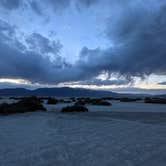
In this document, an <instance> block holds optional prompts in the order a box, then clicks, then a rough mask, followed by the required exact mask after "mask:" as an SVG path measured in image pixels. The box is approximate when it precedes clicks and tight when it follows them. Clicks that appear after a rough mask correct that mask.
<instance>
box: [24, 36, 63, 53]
mask: <svg viewBox="0 0 166 166" xmlns="http://www.w3.org/2000/svg"><path fill="white" fill-rule="evenodd" d="M26 42H27V43H28V45H29V48H30V49H31V50H33V51H38V52H39V53H41V54H48V53H52V54H55V55H57V54H58V53H59V52H60V49H61V47H62V45H61V43H60V42H58V41H51V40H50V39H48V38H46V37H44V36H42V35H41V34H39V33H33V34H31V35H30V36H29V37H28V38H27V39H26Z"/></svg>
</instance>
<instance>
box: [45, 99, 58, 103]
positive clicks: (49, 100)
mask: <svg viewBox="0 0 166 166" xmlns="http://www.w3.org/2000/svg"><path fill="white" fill-rule="evenodd" d="M57 103H58V100H57V99H55V98H49V99H48V101H47V104H57Z"/></svg>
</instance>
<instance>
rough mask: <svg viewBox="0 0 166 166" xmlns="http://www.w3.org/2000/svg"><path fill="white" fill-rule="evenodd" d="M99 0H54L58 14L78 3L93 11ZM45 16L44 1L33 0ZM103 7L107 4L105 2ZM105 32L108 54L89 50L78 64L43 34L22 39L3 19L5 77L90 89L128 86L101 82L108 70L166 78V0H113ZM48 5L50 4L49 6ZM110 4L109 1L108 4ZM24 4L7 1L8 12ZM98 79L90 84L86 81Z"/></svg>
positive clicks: (0, 39)
mask: <svg viewBox="0 0 166 166" xmlns="http://www.w3.org/2000/svg"><path fill="white" fill-rule="evenodd" d="M98 1H99V0H61V1H54V0H49V1H48V5H50V6H51V7H52V9H53V10H55V11H57V10H59V9H60V10H61V9H64V8H67V7H68V6H69V5H71V4H72V3H74V4H75V5H77V6H80V5H81V7H89V6H91V5H93V4H96V3H97V2H98ZM27 2H29V3H28V4H29V5H30V6H31V7H32V9H33V10H34V11H35V12H36V13H37V14H38V15H41V14H42V4H41V1H37V0H36V1H35V0H32V1H27ZM100 2H102V1H100ZM110 2H111V3H110V12H109V13H108V18H109V19H108V20H107V23H106V24H107V25H106V30H105V36H106V38H107V39H108V40H109V41H110V43H112V44H113V46H112V44H110V47H109V46H108V48H106V49H100V48H96V49H90V48H88V46H87V47H83V48H82V50H81V52H80V55H79V59H78V60H77V61H76V62H75V64H73V65H71V64H68V63H67V62H66V61H65V60H64V59H63V58H62V57H61V56H60V54H59V53H60V50H61V47H62V44H61V43H60V42H59V41H53V40H51V39H49V38H47V37H45V36H43V35H41V34H40V33H36V32H34V33H33V34H31V35H29V36H26V37H25V40H24V41H20V39H18V38H17V35H16V31H15V27H13V26H11V25H9V24H8V23H7V22H5V21H3V20H0V71H1V72H0V78H21V79H26V80H29V81H31V82H37V83H46V84H53V83H60V82H70V81H85V83H86V84H90V85H92V84H96V85H99V84H100V85H102V84H104V85H107V84H109V85H112V84H119V85H121V84H126V81H124V82H123V81H121V80H119V82H115V81H114V82H111V81H109V80H107V81H106V82H102V81H98V80H95V79H94V78H95V77H97V76H98V75H99V74H100V73H102V72H103V71H105V72H108V73H109V74H110V76H111V74H114V73H116V74H118V75H119V76H124V77H125V78H126V80H127V83H128V80H131V79H132V77H135V76H137V77H142V78H143V77H145V76H147V75H150V74H152V73H153V74H157V75H166V65H165V62H166V42H165V40H166V19H165V18H166V12H165V11H166V2H165V1H163V0H158V1H156V0H147V1H146V2H145V1H144V0H135V1H133V0H126V1H122V0H118V1H115V0H112V1H110ZM43 3H44V2H43ZM103 3H104V2H103ZM22 4H25V1H23V0H12V1H11V0H3V1H0V5H1V7H3V8H6V9H8V10H13V9H17V8H19V7H20V6H21V5H22ZM88 79H92V80H90V81H89V82H86V80H88Z"/></svg>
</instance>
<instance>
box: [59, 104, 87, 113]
mask: <svg viewBox="0 0 166 166" xmlns="http://www.w3.org/2000/svg"><path fill="white" fill-rule="evenodd" d="M61 112H66V113H68V112H88V109H87V108H86V107H84V106H76V105H74V106H68V107H64V108H62V110H61Z"/></svg>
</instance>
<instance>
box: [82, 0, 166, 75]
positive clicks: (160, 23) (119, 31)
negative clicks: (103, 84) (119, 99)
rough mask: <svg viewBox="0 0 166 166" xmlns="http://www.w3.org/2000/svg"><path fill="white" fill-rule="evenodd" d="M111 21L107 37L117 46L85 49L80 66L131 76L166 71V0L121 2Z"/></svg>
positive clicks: (89, 69) (92, 71)
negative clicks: (123, 3) (103, 48)
mask: <svg viewBox="0 0 166 166" xmlns="http://www.w3.org/2000/svg"><path fill="white" fill-rule="evenodd" d="M118 5H119V6H118V11H116V10H115V11H114V9H113V11H112V13H111V16H110V19H109V20H108V23H107V31H106V35H107V38H108V39H109V40H110V41H111V42H113V43H114V47H110V48H108V49H105V50H101V49H94V50H91V49H88V48H83V49H82V52H81V56H80V62H79V63H80V65H81V66H82V67H84V68H85V69H88V71H89V73H97V74H98V73H99V72H100V71H102V70H103V71H108V72H110V73H119V74H120V75H124V76H126V77H127V78H130V77H132V76H140V77H144V76H145V75H150V74H152V73H155V74H161V75H165V74H166V65H165V62H166V42H165V40H166V19H165V18H166V12H165V11H166V2H165V1H161V0H160V1H154V0H148V1H146V2H145V1H143V0H141V1H134V2H133V1H130V0H128V1H126V4H125V5H124V6H123V5H122V4H118Z"/></svg>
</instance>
